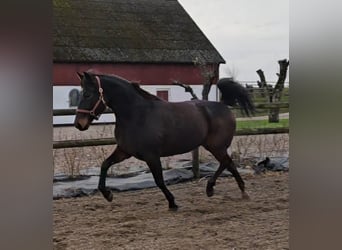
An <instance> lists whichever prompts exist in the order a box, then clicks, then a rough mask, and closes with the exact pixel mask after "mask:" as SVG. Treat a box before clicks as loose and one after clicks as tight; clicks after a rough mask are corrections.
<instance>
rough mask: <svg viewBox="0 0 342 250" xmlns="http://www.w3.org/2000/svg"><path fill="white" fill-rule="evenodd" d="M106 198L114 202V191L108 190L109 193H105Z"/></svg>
mask: <svg viewBox="0 0 342 250" xmlns="http://www.w3.org/2000/svg"><path fill="white" fill-rule="evenodd" d="M105 198H106V200H107V201H109V202H112V200H113V194H112V192H111V191H108V193H106V195H105Z"/></svg>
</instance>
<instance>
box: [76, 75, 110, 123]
mask: <svg viewBox="0 0 342 250" xmlns="http://www.w3.org/2000/svg"><path fill="white" fill-rule="evenodd" d="M95 78H96V82H97V85H98V86H99V93H100V96H99V100H98V101H97V102H96V103H95V105H94V107H93V109H92V110H86V109H76V113H86V114H89V115H90V116H92V117H93V118H94V119H95V120H98V119H99V117H100V115H101V114H98V115H96V114H95V111H96V109H97V107H98V106H99V105H100V103H101V102H102V103H103V104H104V105H105V106H106V107H107V105H106V102H105V100H104V98H103V89H102V87H101V81H100V78H99V77H98V76H95Z"/></svg>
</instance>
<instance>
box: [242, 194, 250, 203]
mask: <svg viewBox="0 0 342 250" xmlns="http://www.w3.org/2000/svg"><path fill="white" fill-rule="evenodd" d="M242 199H243V200H248V201H249V200H250V199H251V198H250V197H249V195H248V194H247V193H246V192H243V193H242Z"/></svg>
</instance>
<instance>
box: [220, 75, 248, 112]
mask: <svg viewBox="0 0 342 250" xmlns="http://www.w3.org/2000/svg"><path fill="white" fill-rule="evenodd" d="M217 87H218V88H219V90H220V91H221V93H222V101H223V103H224V104H226V105H229V106H236V104H238V105H239V106H240V107H241V108H242V110H243V111H244V113H245V114H246V115H247V116H250V115H253V114H254V113H255V106H254V104H253V101H252V99H251V97H250V96H249V93H248V90H247V89H246V88H244V87H243V86H242V85H241V84H240V83H238V82H235V81H234V80H233V79H232V78H222V79H220V80H218V82H217Z"/></svg>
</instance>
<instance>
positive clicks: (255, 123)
mask: <svg viewBox="0 0 342 250" xmlns="http://www.w3.org/2000/svg"><path fill="white" fill-rule="evenodd" d="M236 125H237V130H239V129H246V128H253V129H256V128H286V127H289V119H280V120H279V122H278V123H269V122H268V120H250V121H237V122H236Z"/></svg>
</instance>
